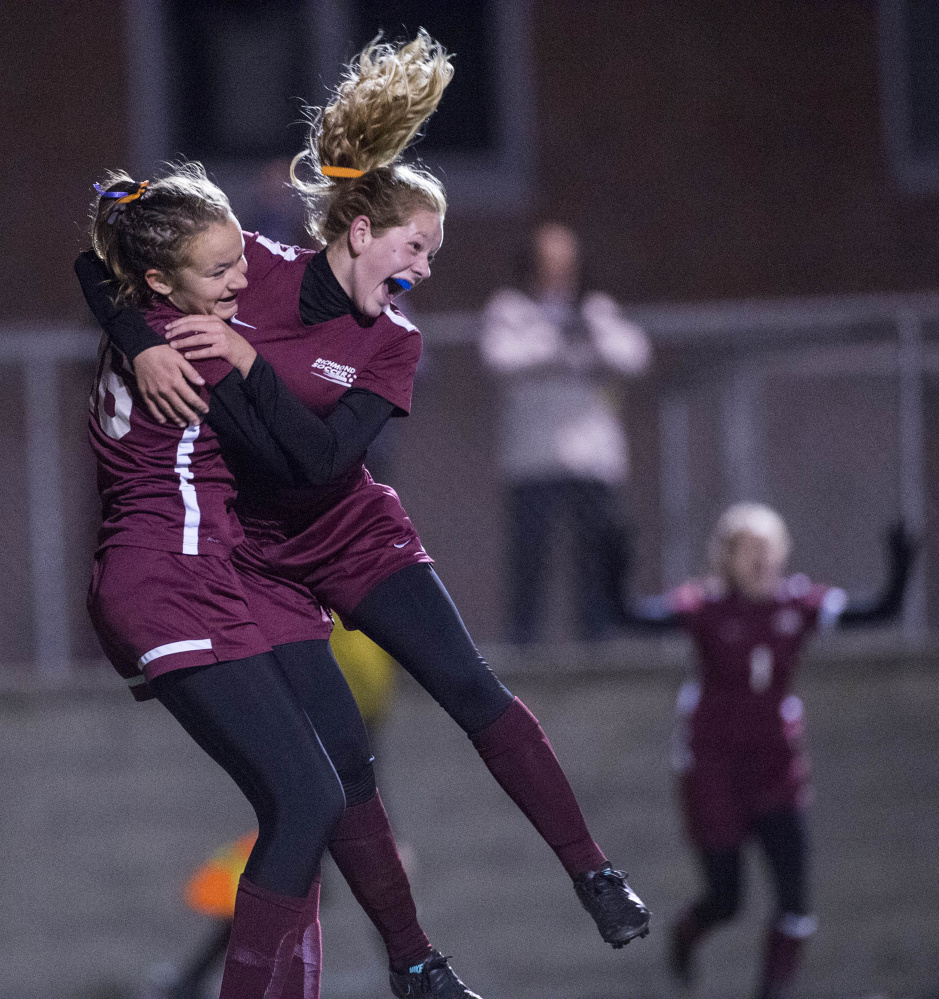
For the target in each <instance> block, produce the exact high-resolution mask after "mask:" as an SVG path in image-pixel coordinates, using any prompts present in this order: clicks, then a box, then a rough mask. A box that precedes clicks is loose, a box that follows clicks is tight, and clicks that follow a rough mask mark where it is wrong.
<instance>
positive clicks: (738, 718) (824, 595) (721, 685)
mask: <svg viewBox="0 0 939 999" xmlns="http://www.w3.org/2000/svg"><path fill="white" fill-rule="evenodd" d="M672 606H673V609H674V610H675V612H676V614H677V615H678V617H679V619H680V620H681V623H682V625H683V627H684V628H685V630H687V631H688V633H689V634H690V636H691V639H692V641H693V643H694V646H695V652H696V654H697V655H696V659H697V663H696V665H697V671H698V676H699V684H700V686H699V697H700V700H699V703H698V705H697V708H696V710H695V726H696V728H698V730H699V731H700V732H701V733H702V734H705V733H706V732H707V730H709V729H710V728H711V727H713V728H714V732H713V736H714V738H727V737H728V735H729V734H730V733H729V731H728V727H730V728H731V729H732V730H733V732H734V733H735V734H736V735H737V736H738V737H743V738H746V739H753V738H759V737H760V735H761V734H763V733H765V734H769V733H770V732H774V731H776V730H778V728H779V724H780V722H779V717H780V714H779V712H780V706H781V704H782V702H783V699H784V698H785V697H786V695H787V694H788V693H789V689H790V684H791V682H792V676H793V673H794V672H795V669H796V666H797V665H798V658H799V654H800V652H801V650H802V647H803V645H804V644H805V640H806V638H807V637H808V636H809V635H810V634H811V633H812V632H813V631H815V630H816V628H817V627H818V626H819V625H820V624H821V623H824V622H825V621H830V620H833V619H834V618H836V617H837V614H838V612H840V610H841V609H842V607H843V606H844V594H843V592H842V591H841V590H837V589H833V588H830V587H826V586H820V585H815V584H812V583H811V582H810V581H809V580H808V579H807V578H806V577H805V576H802V575H797V576H792V577H791V578H789V579H787V580H784V581H783V582H782V584H781V585H780V588H779V591H778V593H777V594H776V595H775V596H774V597H772V598H771V599H768V600H762V601H755V600H749V599H747V598H746V597H743V596H741V595H740V594H736V593H727V592H724V591H722V590H721V589H719V588H717V587H716V586H712V587H709V586H708V585H707V584H700V583H691V584H688V585H686V586H683V587H681V588H680V589H678V590H676V591H675V593H674V594H673V595H672Z"/></svg>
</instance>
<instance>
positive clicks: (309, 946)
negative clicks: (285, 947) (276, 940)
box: [283, 875, 323, 999]
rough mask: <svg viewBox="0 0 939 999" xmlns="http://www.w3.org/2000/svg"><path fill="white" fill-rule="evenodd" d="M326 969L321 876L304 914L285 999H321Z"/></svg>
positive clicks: (287, 980)
mask: <svg viewBox="0 0 939 999" xmlns="http://www.w3.org/2000/svg"><path fill="white" fill-rule="evenodd" d="M322 967H323V937H322V933H321V928H320V878H319V875H317V877H316V880H315V881H314V882H313V887H312V888H311V889H310V891H309V894H308V895H307V897H306V899H305V901H304V903H303V909H302V910H301V911H300V919H299V921H298V926H297V936H296V943H295V946H294V951H293V958H292V959H291V962H290V970H289V971H288V972H287V978H286V981H285V983H284V989H283V999H319V994H320V975H321V973H322Z"/></svg>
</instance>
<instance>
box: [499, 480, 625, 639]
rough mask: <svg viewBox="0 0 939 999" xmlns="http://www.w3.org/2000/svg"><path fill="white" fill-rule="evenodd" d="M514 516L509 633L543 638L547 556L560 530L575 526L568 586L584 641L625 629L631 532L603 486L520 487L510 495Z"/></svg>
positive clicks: (550, 484)
mask: <svg viewBox="0 0 939 999" xmlns="http://www.w3.org/2000/svg"><path fill="white" fill-rule="evenodd" d="M507 505H508V511H509V538H510V553H509V573H510V576H509V580H508V592H509V615H510V617H509V634H510V637H511V638H512V639H513V640H514V641H517V642H531V641H535V640H536V639H537V638H538V635H539V632H540V627H539V625H540V621H539V612H540V609H541V605H542V603H543V598H544V593H545V577H546V574H547V573H546V570H547V562H548V558H547V556H548V551H549V546H550V541H551V534H552V531H553V529H554V527H555V526H556V525H557V524H558V523H560V522H562V521H565V522H566V523H568V524H569V525H570V528H571V534H572V538H571V545H570V553H571V554H570V556H569V558H570V559H571V560H572V563H573V564H572V565H571V566H570V567H569V570H570V571H569V573H568V582H569V584H570V587H571V592H572V603H573V607H574V613H575V618H576V622H577V635H578V637H579V638H583V639H596V638H603V637H605V636H607V635H609V634H610V633H611V632H613V631H614V630H615V628H616V627H617V626H618V625H619V624H621V623H622V614H623V610H622V589H621V588H622V586H623V584H624V582H625V579H626V575H627V568H628V565H627V563H628V544H627V539H626V531H625V528H624V527H623V525H622V523H621V521H620V518H619V517H618V516H617V496H616V492H615V491H614V489H613V488H612V487H611V486H608V485H606V484H604V483H602V482H580V481H576V480H560V479H559V480H546V481H531V482H520V483H517V484H515V485H513V486H511V487H510V488H509V490H508V493H507Z"/></svg>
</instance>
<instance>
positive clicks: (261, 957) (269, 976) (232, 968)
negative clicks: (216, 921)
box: [219, 875, 305, 999]
mask: <svg viewBox="0 0 939 999" xmlns="http://www.w3.org/2000/svg"><path fill="white" fill-rule="evenodd" d="M304 905H305V901H304V899H302V898H290V897H287V896H285V895H275V894H274V892H272V891H266V890H265V889H264V888H259V887H258V886H257V885H255V884H252V883H251V882H250V881H249V880H248V879H247V878H246V877H245V876H244V875H242V876H241V880H240V881H239V882H238V893H237V895H236V896H235V915H234V919H233V920H232V928H231V938H230V939H229V941H228V951H227V953H226V955H225V970H224V972H223V974H222V989H221V993H220V995H219V999H262V997H263V999H281V997H282V996H284V985H285V983H286V979H287V973H288V970H289V968H290V962H291V958H292V956H293V952H294V947H295V945H296V941H297V925H298V921H299V919H300V917H301V914H302V912H303V908H304Z"/></svg>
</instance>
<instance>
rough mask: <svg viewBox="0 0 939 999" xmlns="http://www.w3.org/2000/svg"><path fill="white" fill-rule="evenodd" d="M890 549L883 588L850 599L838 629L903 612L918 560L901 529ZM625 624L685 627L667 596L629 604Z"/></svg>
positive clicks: (891, 540) (661, 629)
mask: <svg viewBox="0 0 939 999" xmlns="http://www.w3.org/2000/svg"><path fill="white" fill-rule="evenodd" d="M888 549H889V555H890V568H889V572H888V576H887V581H886V583H885V585H884V587H883V589H882V590H881V591H880V592H879V593H877V594H875V595H874V596H872V597H867V598H863V597H852V598H850V599H849V600H848V602H847V604H846V605H845V607H844V609H843V610H842V611H841V613H840V614H839V615H838V617H837V624H838V626H839V627H842V628H854V627H858V626H863V625H876V624H884V623H886V622H887V621H890V620H892V619H893V618H895V617H896V616H897V615H898V614H899V613H900V611H901V610H902V608H903V598H904V596H905V594H906V588H907V585H908V584H909V579H910V571H911V569H912V567H913V562H914V559H915V554H914V548H913V545H912V543H911V541H910V539H909V538H908V537H907V536H906V535H905V533H904V532H903V530H902V528H896V529H894V530H893V531H892V532H891V534H890V536H889V538H888ZM624 623H625V624H626V627H629V628H636V629H641V630H643V631H659V632H667V631H678V630H680V629H681V627H682V621H681V617H680V616H679V615H678V614H676V613H675V612H674V611H673V610H672V609H671V606H670V603H669V601H668V598H667V597H665V596H654V597H645V598H640V599H638V600H633V601H630V602H629V603H627V604H626V607H625V608H624Z"/></svg>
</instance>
